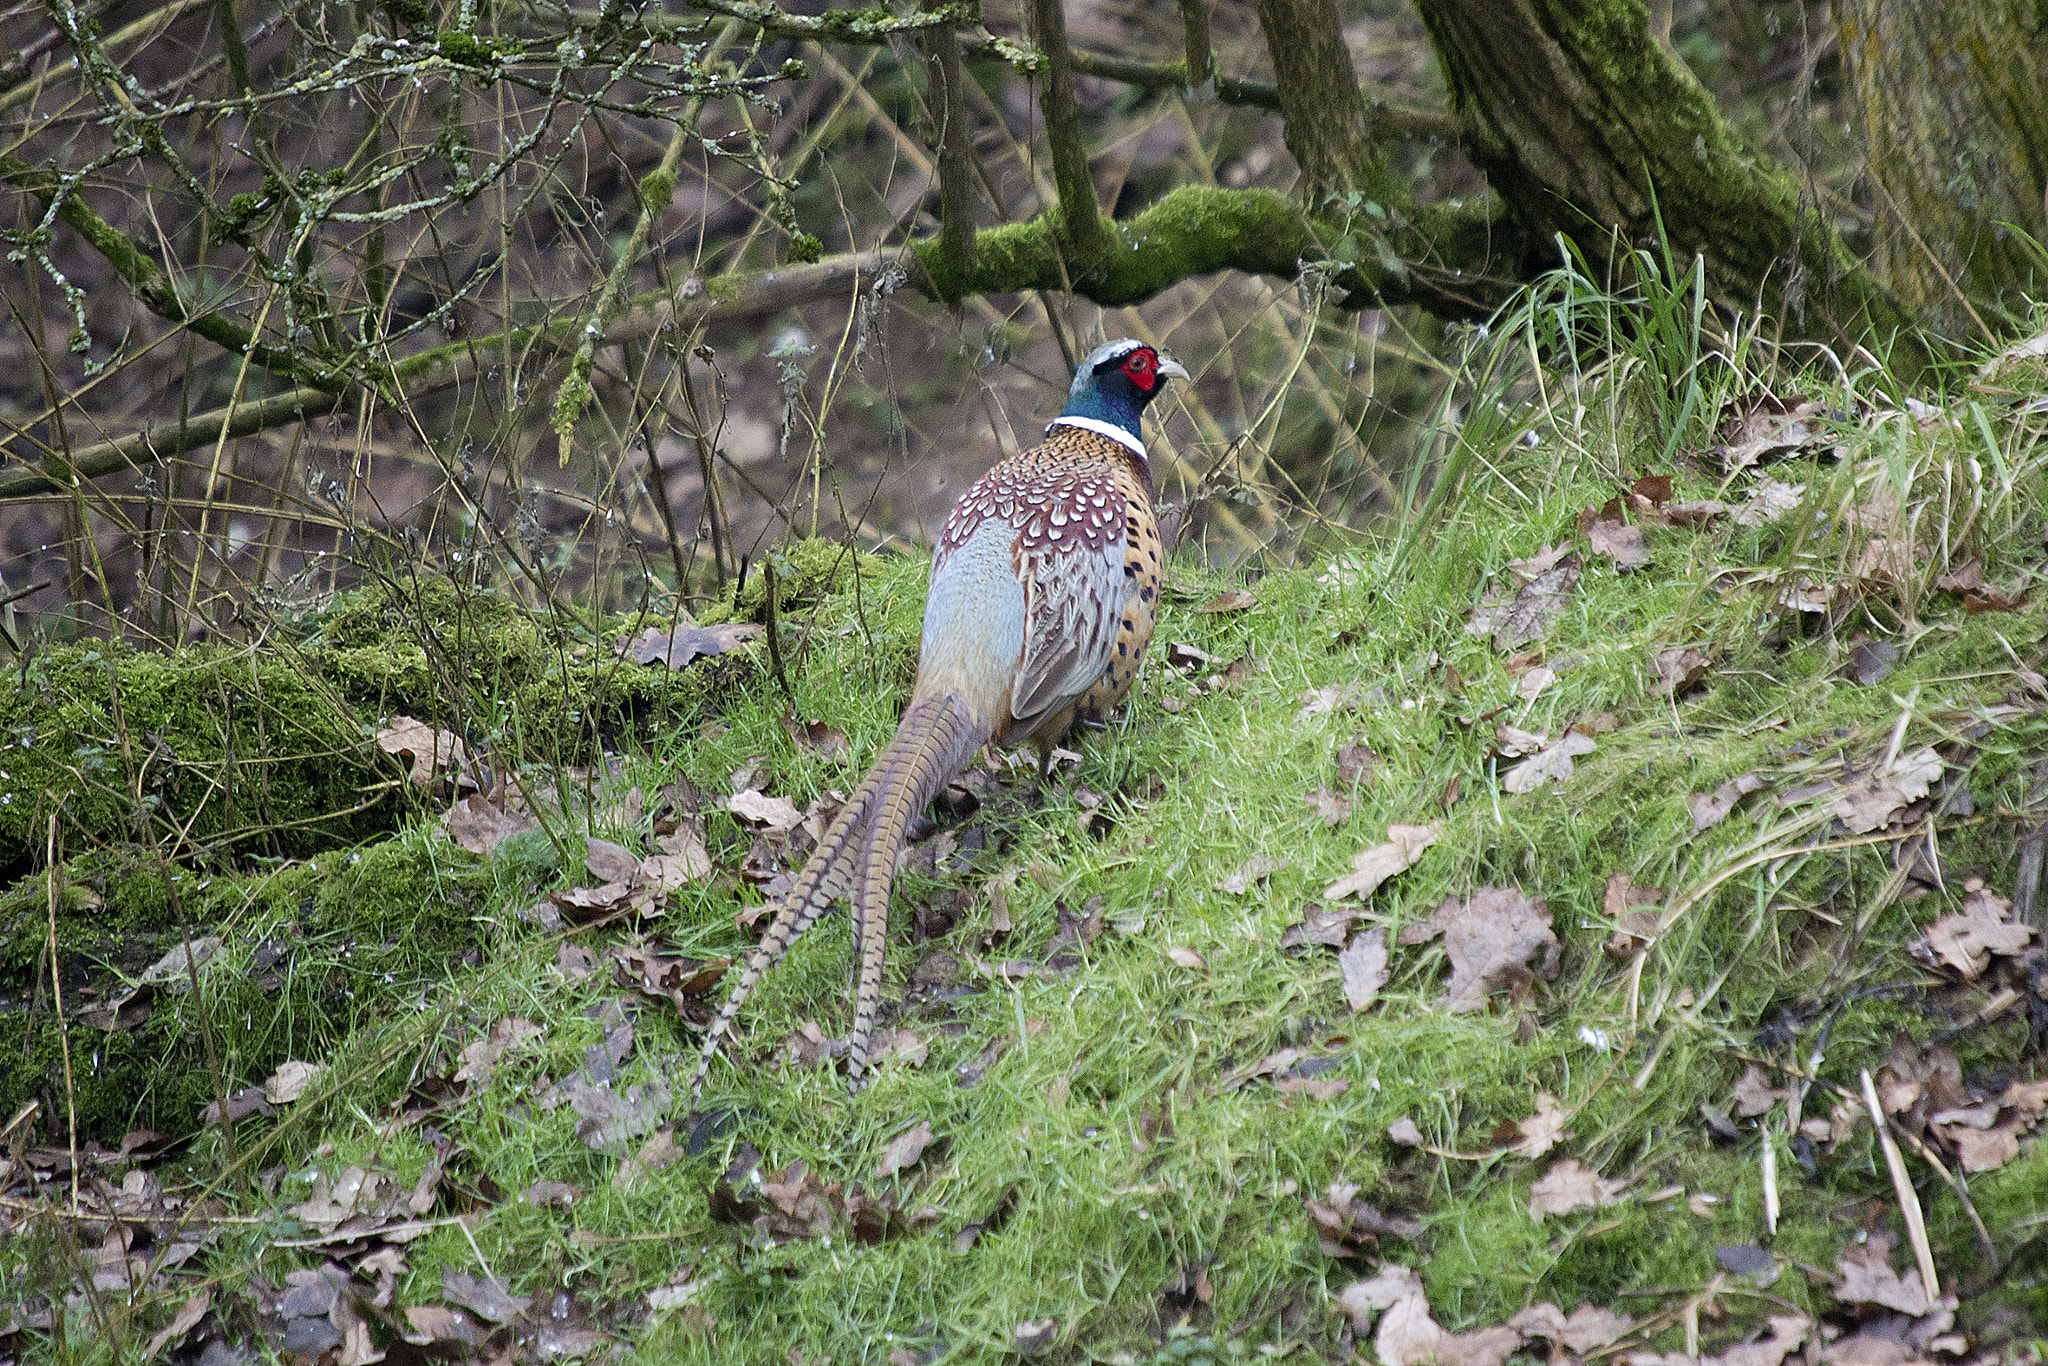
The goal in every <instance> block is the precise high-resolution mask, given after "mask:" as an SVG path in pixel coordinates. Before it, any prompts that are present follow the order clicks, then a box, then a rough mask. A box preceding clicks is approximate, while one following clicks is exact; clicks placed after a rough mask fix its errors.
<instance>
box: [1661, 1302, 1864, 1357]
mask: <svg viewBox="0 0 2048 1366" xmlns="http://www.w3.org/2000/svg"><path fill="white" fill-rule="evenodd" d="M1767 1322H1768V1325H1769V1330H1768V1331H1767V1332H1766V1333H1765V1335H1764V1336H1763V1337H1760V1338H1758V1339H1756V1340H1755V1341H1753V1342H1741V1343H1737V1344H1736V1345H1735V1346H1733V1347H1730V1348H1729V1349H1728V1350H1727V1351H1725V1352H1723V1353H1721V1354H1720V1355H1719V1356H1711V1357H1693V1356H1686V1355H1685V1354H1684V1353H1681V1352H1663V1353H1658V1352H1631V1353H1629V1354H1628V1358H1627V1359H1628V1366H1780V1363H1782V1362H1783V1361H1784V1360H1785V1358H1786V1357H1788V1356H1790V1355H1791V1354H1792V1352H1793V1351H1794V1350H1795V1349H1797V1348H1798V1346H1799V1344H1800V1343H1802V1342H1804V1341H1806V1335H1807V1334H1808V1333H1809V1332H1811V1331H1812V1330H1813V1320H1811V1319H1809V1318H1807V1317H1806V1315H1804V1314H1772V1315H1771V1316H1770V1317H1769V1319H1768V1321H1767ZM1837 1341H1838V1342H1839V1341H1841V1340H1840V1339H1838V1340H1837ZM1823 1359H1824V1360H1826V1361H1829V1362H1832V1361H1833V1357H1832V1355H1830V1356H1827V1357H1824V1358H1823ZM1866 1366H1878V1363H1875V1362H1871V1363H1867V1364H1866ZM1885 1366H1905V1363H1904V1362H1903V1361H1902V1360H1901V1359H1900V1358H1897V1357H1888V1358H1886V1361H1885Z"/></svg>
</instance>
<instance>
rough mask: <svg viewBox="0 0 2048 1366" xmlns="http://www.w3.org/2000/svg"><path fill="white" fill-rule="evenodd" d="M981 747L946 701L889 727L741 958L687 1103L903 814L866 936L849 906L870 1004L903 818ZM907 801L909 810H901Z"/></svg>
mask: <svg viewBox="0 0 2048 1366" xmlns="http://www.w3.org/2000/svg"><path fill="white" fill-rule="evenodd" d="M985 739H987V730H986V728H985V727H977V726H976V725H975V724H974V723H973V721H972V720H971V718H970V717H969V716H968V714H967V709H966V708H965V707H964V706H962V705H961V704H960V703H959V701H958V700H957V699H955V698H953V697H951V696H950V695H948V696H945V697H933V698H921V699H919V700H917V701H915V702H913V703H911V705H910V708H909V710H907V711H905V712H904V714H903V720H902V722H901V724H899V725H898V726H897V728H896V736H895V738H894V739H892V740H891V741H890V742H889V746H888V748H887V749H885V750H883V751H882V755H881V758H879V759H877V760H876V761H875V766H874V767H873V768H872V769H870V770H869V771H868V775H867V777H866V778H865V779H863V780H862V781H861V785H860V786H859V787H858V788H856V789H854V793H853V796H852V797H850V798H849V799H848V800H847V803H846V805H845V806H844V807H842V808H840V811H839V814H838V815H837V816H836V817H834V818H833V821H832V824H831V825H829V826H828V827H826V830H825V836H824V838H823V839H821V840H819V841H818V847H817V849H816V850H815V851H813V852H812V854H811V857H810V859H809V860H808V861H807V862H806V863H805V864H804V866H803V870H802V871H801V872H800V873H798V874H797V879H796V883H795V885H794V886H793V887H791V888H790V891H789V894H788V896H786V897H785V898H784V899H783V903H782V905H781V907H780V908H779V909H778V910H777V911H776V912H775V918H774V919H773V920H771V921H770V922H769V923H768V931H767V933H766V934H764V935H762V936H761V942H760V944H759V945H758V946H756V947H755V949H754V951H753V952H752V953H751V954H749V955H747V962H746V966H745V967H743V968H742V969H741V970H740V976H739V980H738V981H737V982H736V983H734V984H733V989H732V992H731V993H730V994H729V995H728V996H727V997H726V998H725V1004H724V1005H723V1006H721V1007H720V1008H719V1011H718V1016H717V1018H716V1019H714V1020H713V1021H712V1023H711V1028H710V1029H709V1030H707V1031H706V1032H705V1034H704V1043H703V1046H702V1050H701V1052H700V1053H699V1054H698V1058H697V1072H696V1075H695V1076H694V1077H693V1078H691V1081H690V1094H691V1096H692V1097H695V1096H697V1095H698V1094H700V1093H701V1092H702V1091H703V1089H704V1078H705V1077H706V1076H707V1075H708V1074H709V1073H710V1071H711V1061H712V1059H713V1058H715V1057H716V1056H717V1055H718V1044H719V1041H720V1040H721V1039H723V1038H724V1037H725V1034H726V1032H727V1031H728V1030H729V1029H731V1027H732V1022H733V1020H734V1019H735V1018H736V1017H737V1016H738V1015H739V1013H740V1008H741V1007H742V1006H744V1005H745V1004H746V1001H747V997H748V996H750V995H752V994H753V990H754V988H755V986H756V985H758V984H759V983H760V981H761V978H762V977H764V976H765V975H767V973H768V970H769V969H770V968H773V967H774V966H775V965H776V963H778V962H780V961H781V959H782V956H783V954H785V953H787V952H788V951H789V946H790V945H791V944H793V943H795V942H796V938H797V936H798V935H800V934H802V933H803V932H804V931H805V930H807V929H809V928H810V927H811V926H812V925H813V924H814V923H816V921H817V919H818V917H819V916H821V915H823V914H824V913H825V912H826V911H827V910H828V909H830V907H831V905H832V903H833V902H835V901H837V900H839V899H840V898H841V897H844V896H847V895H848V894H849V892H853V893H856V894H859V893H861V892H862V891H863V890H864V888H865V886H866V884H867V883H869V882H870V881H872V875H873V872H874V869H875V867H876V864H875V860H874V855H875V853H876V850H877V845H876V842H875V838H874V835H875V828H876V826H877V825H878V821H877V817H878V815H879V814H880V813H882V812H884V811H890V812H896V811H907V812H908V814H907V815H904V816H902V817H901V820H900V822H899V823H898V824H897V826H896V827H895V831H896V832H895V835H894V836H893V838H892V841H891V843H890V846H889V851H888V857H887V858H886V859H885V860H884V861H882V862H881V864H880V868H881V891H880V903H879V904H880V919H879V926H880V927H879V928H877V929H876V931H875V933H874V934H872V935H869V934H867V933H866V932H865V931H866V928H867V926H868V924H869V922H870V917H868V916H864V915H861V914H860V913H859V907H858V906H857V907H856V916H855V923H854V939H855V943H856V944H857V945H859V947H860V952H861V956H862V978H861V980H862V983H863V991H864V993H865V991H866V986H865V984H866V983H867V981H868V979H869V976H870V974H869V971H868V968H867V954H868V952H869V949H868V944H869V942H870V941H872V943H873V946H874V947H873V950H872V952H873V954H874V969H873V973H872V976H873V979H874V989H873V990H874V998H873V999H874V1000H878V999H879V994H880V989H881V950H882V941H883V937H884V936H883V933H882V930H883V929H884V928H886V926H887V923H888V915H889V876H890V874H891V873H892V872H894V870H895V866H896V851H897V850H899V849H901V847H902V843H903V830H904V828H905V827H907V826H908V824H909V820H910V817H911V816H914V815H915V814H916V813H917V812H919V811H921V810H923V809H924V805H925V803H926V802H928V801H930V800H931V798H932V796H933V794H935V793H936V792H937V791H938V789H939V788H940V786H941V785H943V784H944V783H945V782H946V781H947V779H949V778H951V777H952V776H953V774H955V773H957V772H959V771H960V770H961V769H963V768H965V767H966V765H967V760H968V758H969V757H970V756H972V755H973V753H974V751H975V749H976V748H977V747H978V746H979V745H980V744H981V743H982V741H983V740H985ZM906 801H907V802H908V805H907V806H905V805H904V803H905V802H906ZM856 869H858V870H859V871H860V872H861V874H862V876H861V878H860V885H859V886H855V885H854V874H855V872H856ZM862 999H863V1000H864V1001H868V1002H869V1004H868V1006H867V1013H866V1020H867V1026H866V1027H863V1026H862V1025H861V1023H860V1021H861V1018H862V1017H861V1015H860V1012H859V1010H856V1014H855V1033H856V1035H857V1036H858V1037H859V1041H860V1042H859V1045H858V1050H857V1051H856V1052H855V1053H854V1057H855V1059H856V1062H855V1065H854V1075H855V1077H856V1078H858V1076H859V1073H860V1067H861V1066H862V1065H863V1064H864V1063H865V1061H866V1056H867V1049H866V1040H867V1028H871V1027H872V1025H873V1020H874V1010H873V1000H870V998H869V997H867V996H866V995H865V994H864V995H863V998H862Z"/></svg>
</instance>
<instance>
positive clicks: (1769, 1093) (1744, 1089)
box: [1735, 1063, 1792, 1119]
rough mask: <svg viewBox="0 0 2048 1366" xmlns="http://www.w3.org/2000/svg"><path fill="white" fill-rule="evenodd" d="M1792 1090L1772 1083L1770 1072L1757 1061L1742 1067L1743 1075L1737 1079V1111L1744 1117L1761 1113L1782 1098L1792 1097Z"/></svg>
mask: <svg viewBox="0 0 2048 1366" xmlns="http://www.w3.org/2000/svg"><path fill="white" fill-rule="evenodd" d="M1791 1095H1792V1093H1791V1091H1789V1090H1787V1089H1786V1088H1785V1087H1782V1086H1773V1085H1771V1077H1770V1074H1769V1073H1767V1072H1765V1071H1764V1069H1763V1068H1761V1067H1758V1066H1757V1065H1756V1064H1755V1063H1750V1064H1749V1065H1747V1066H1746V1067H1744V1068H1743V1069H1742V1075H1741V1076H1740V1077H1737V1078H1736V1079H1735V1113H1736V1114H1737V1115H1739V1116H1741V1117H1742V1118H1744V1119H1748V1118H1750V1117H1751V1116H1753V1115H1760V1114H1762V1113H1764V1111H1766V1110H1768V1109H1770V1108H1771V1107H1772V1106H1773V1105H1776V1104H1777V1103H1778V1102H1779V1101H1781V1100H1786V1099H1789V1098H1790V1097H1791Z"/></svg>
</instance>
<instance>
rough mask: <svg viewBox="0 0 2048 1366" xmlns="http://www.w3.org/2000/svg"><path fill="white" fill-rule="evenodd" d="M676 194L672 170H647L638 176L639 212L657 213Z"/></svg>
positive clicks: (674, 175)
mask: <svg viewBox="0 0 2048 1366" xmlns="http://www.w3.org/2000/svg"><path fill="white" fill-rule="evenodd" d="M675 196H676V174H675V172H674V171H649V172H648V173H647V174H646V175H644V176H642V177H640V212H642V213H651V214H659V213H661V212H663V211H665V210H666V209H667V208H668V206H669V202H670V201H671V200H673V199H674V198H675Z"/></svg>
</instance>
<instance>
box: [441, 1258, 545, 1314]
mask: <svg viewBox="0 0 2048 1366" xmlns="http://www.w3.org/2000/svg"><path fill="white" fill-rule="evenodd" d="M441 1298H442V1299H444V1300H447V1301H448V1302H449V1303H451V1304H459V1305H461V1306H462V1307H463V1308H464V1309H467V1310H468V1311H469V1312H470V1313H472V1314H475V1315H476V1316H477V1317H478V1318H481V1319H488V1320H489V1321H490V1322H492V1323H509V1322H511V1321H512V1320H513V1319H515V1318H518V1317H519V1316H520V1315H521V1314H524V1313H525V1312H526V1311H527V1309H528V1307H529V1306H531V1305H532V1303H533V1301H532V1299H530V1298H529V1297H527V1296H525V1295H514V1294H512V1293H511V1292H509V1291H508V1290H506V1289H505V1287H504V1285H503V1284H502V1283H500V1282H499V1281H497V1280H495V1279H492V1278H488V1277H477V1276H471V1275H468V1274H467V1273H465V1272H461V1271H457V1270H456V1269H455V1268H454V1267H452V1266H444V1267H442V1268H441Z"/></svg>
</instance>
